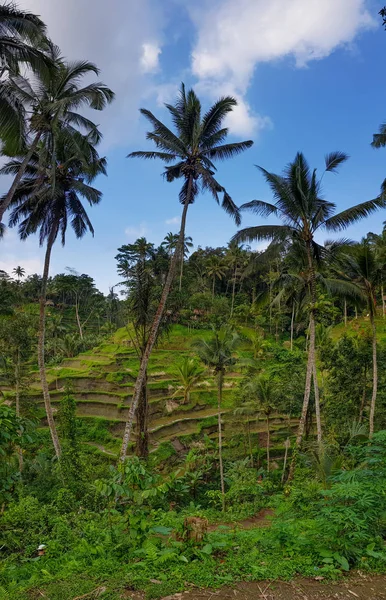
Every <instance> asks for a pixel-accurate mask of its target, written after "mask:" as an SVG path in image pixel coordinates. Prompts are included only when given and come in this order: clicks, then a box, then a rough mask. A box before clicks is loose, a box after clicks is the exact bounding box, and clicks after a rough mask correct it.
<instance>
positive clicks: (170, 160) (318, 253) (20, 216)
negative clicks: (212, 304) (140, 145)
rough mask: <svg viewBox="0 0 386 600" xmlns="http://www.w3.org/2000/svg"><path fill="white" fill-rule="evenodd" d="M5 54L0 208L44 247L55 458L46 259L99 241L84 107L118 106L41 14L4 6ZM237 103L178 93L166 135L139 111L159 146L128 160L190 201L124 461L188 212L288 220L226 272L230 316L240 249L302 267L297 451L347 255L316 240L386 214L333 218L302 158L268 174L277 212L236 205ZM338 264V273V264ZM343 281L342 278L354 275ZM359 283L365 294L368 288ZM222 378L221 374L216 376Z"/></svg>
mask: <svg viewBox="0 0 386 600" xmlns="http://www.w3.org/2000/svg"><path fill="white" fill-rule="evenodd" d="M0 50H1V53H2V56H3V57H4V60H3V65H4V66H3V71H2V78H1V81H0V139H1V140H2V144H3V145H2V151H3V154H4V155H8V156H10V158H11V160H10V161H9V162H8V164H7V165H6V166H5V167H3V169H2V171H1V172H2V173H3V174H7V175H13V177H14V180H13V183H12V185H11V187H10V189H9V192H8V193H7V194H6V195H5V196H4V197H3V198H2V200H1V204H0V220H1V218H2V217H3V215H4V213H5V211H6V210H7V209H10V217H9V226H11V227H13V226H16V225H18V226H19V234H20V238H21V239H22V240H24V239H26V238H27V237H28V236H29V235H31V234H35V233H38V234H39V241H40V243H41V244H46V256H45V263H44V271H43V278H42V289H41V301H40V324H39V347H38V359H39V370H40V377H41V382H42V388H43V395H44V402H45V408H46V413H47V420H48V424H49V427H50V430H51V436H52V440H53V443H54V447H55V451H56V454H57V456H58V457H59V456H60V443H59V439H58V436H57V433H56V428H55V423H54V419H53V412H52V408H51V403H50V397H49V392H48V386H47V381H46V375H45V360H44V337H45V297H46V287H47V279H48V273H49V265H50V258H51V252H52V248H53V245H54V243H55V241H56V240H57V238H58V236H59V237H60V239H61V241H62V243H63V244H64V243H65V236H66V230H67V226H68V223H69V221H70V223H71V226H72V228H73V230H74V232H75V234H76V236H77V237H82V236H83V235H84V234H85V233H86V231H90V232H91V233H93V227H92V224H91V222H90V219H89V217H88V215H87V213H86V211H85V208H84V206H83V204H82V200H85V201H87V202H88V203H89V204H90V205H94V204H97V203H98V202H99V201H100V199H101V193H100V192H99V191H98V190H97V189H95V188H94V187H92V183H93V181H94V179H95V177H96V176H97V175H98V174H100V173H105V170H106V161H105V159H104V158H101V157H99V155H98V152H97V149H96V148H97V146H98V143H99V141H100V138H101V133H100V131H99V129H98V127H97V126H96V125H95V124H94V123H93V122H92V121H90V120H89V119H88V118H86V117H85V116H84V115H82V114H81V113H80V112H79V109H80V108H82V107H90V108H92V109H95V110H102V109H103V108H104V107H105V106H106V105H107V104H108V103H109V102H111V100H112V99H113V92H112V91H111V90H110V89H109V88H107V87H106V86H105V85H103V84H101V83H99V82H96V83H91V84H87V85H85V86H84V87H81V81H82V79H83V78H84V77H85V76H87V75H90V74H98V69H97V67H96V66H95V65H93V64H92V63H89V62H87V61H83V62H76V63H67V62H66V61H65V60H64V59H63V58H62V57H61V56H60V52H59V50H58V48H57V47H56V46H54V44H53V43H52V42H51V41H50V40H49V39H48V38H47V36H46V31H45V27H44V24H43V23H42V22H41V21H40V20H39V19H37V18H36V17H34V16H33V15H26V14H25V13H23V12H20V11H18V10H17V9H15V8H12V7H10V6H2V7H1V8H0ZM26 64H27V65H28V67H29V72H30V73H31V77H26V76H23V75H21V74H20V65H26ZM236 104H237V102H236V100H235V99H234V98H232V97H223V98H221V99H220V100H218V101H217V102H216V103H215V104H214V105H213V106H212V107H211V108H210V109H209V110H208V111H207V112H206V113H203V112H202V106H201V103H200V101H199V99H198V97H197V96H196V94H195V93H194V91H193V90H189V91H187V90H186V89H185V87H184V85H182V86H181V90H180V93H179V96H178V99H177V101H176V103H175V104H167V105H166V109H167V111H168V113H169V115H170V118H171V121H172V123H173V128H169V127H167V126H166V125H165V124H164V123H162V122H161V121H160V120H159V119H158V118H157V117H156V116H155V115H153V114H152V113H151V112H150V111H149V110H146V109H141V113H142V114H143V116H144V117H145V118H146V119H147V120H148V121H149V123H150V126H151V128H150V131H149V132H148V133H147V139H148V140H150V141H151V142H153V144H154V146H155V149H154V150H153V151H148V150H147V151H137V152H132V153H131V154H130V155H129V156H130V157H132V158H142V159H158V160H160V161H161V162H162V163H163V164H164V165H165V167H164V173H163V174H164V176H165V179H166V181H168V182H174V181H176V180H179V181H180V182H181V188H180V193H179V202H180V204H181V205H182V215H181V225H180V231H179V234H178V237H174V238H171V239H170V240H168V241H167V242H166V244H167V248H169V250H166V251H167V252H170V254H171V252H172V251H173V254H172V256H171V257H170V261H169V265H168V271H167V273H166V276H165V278H164V281H163V287H162V293H161V297H160V299H159V304H158V307H157V309H156V310H155V312H154V315H153V320H152V323H151V325H150V327H148V328H147V333H146V340H143V345H142V349H141V352H140V366H139V372H138V377H137V381H136V384H135V387H134V391H133V397H132V401H131V406H130V410H129V416H128V421H127V424H126V427H125V431H124V435H123V441H122V449H121V453H120V459H121V460H122V461H123V460H124V459H125V457H126V454H127V449H128V446H129V443H130V438H131V433H132V429H133V422H134V417H135V414H136V411H137V407H138V403H139V400H140V396H141V393H142V391H143V387H144V384H145V381H146V376H147V366H148V362H149V358H150V355H151V353H152V350H153V348H154V345H155V343H156V340H157V337H158V334H159V330H160V327H161V325H162V323H163V320H164V313H165V307H166V303H167V300H168V297H169V294H170V291H171V288H172V284H173V280H174V276H175V273H176V270H177V267H178V265H181V268H182V266H183V257H184V251H185V248H186V244H187V242H188V238H187V237H186V220H187V213H188V209H189V206H190V205H191V204H192V203H194V202H195V201H196V199H197V198H198V196H199V194H200V192H204V193H209V194H210V195H211V196H212V197H213V198H214V200H215V201H216V202H217V203H218V204H220V205H221V206H222V208H223V209H224V210H225V211H226V212H227V213H228V214H229V215H230V216H231V217H232V218H233V219H234V221H235V223H236V225H240V223H241V212H242V211H251V212H252V213H254V214H256V215H257V216H260V217H268V216H273V217H275V218H276V219H278V220H280V221H281V224H280V225H279V224H274V225H257V226H256V227H250V228H247V229H242V230H241V231H239V232H238V233H237V234H236V235H235V237H234V245H233V246H232V248H233V253H234V257H233V259H232V261H233V262H232V264H231V266H230V268H231V270H232V273H233V275H232V286H233V295H232V297H233V301H232V310H231V312H233V308H234V296H235V287H236V281H237V278H238V273H239V272H240V269H242V268H243V265H242V261H241V256H240V248H239V243H240V242H244V241H255V240H266V241H267V242H269V244H270V245H269V248H268V250H267V252H268V253H271V252H273V253H275V252H278V251H280V248H285V250H286V252H287V253H288V256H291V257H293V260H294V262H296V263H297V264H298V265H299V267H300V266H301V270H300V271H299V273H298V278H299V281H300V283H299V286H300V288H301V290H303V291H302V293H303V296H305V297H306V298H307V302H308V319H309V343H308V365H307V378H306V385H305V392H304V403H303V411H302V415H301V418H300V423H299V430H298V435H297V440H296V444H297V446H298V447H299V446H300V444H301V442H302V438H303V433H304V425H305V417H306V414H307V410H308V405H309V399H310V393H311V385H312V381H313V383H314V387H315V390H317V377H316V366H315V365H316V363H315V350H316V346H315V321H316V316H317V286H318V280H319V274H320V268H319V266H320V264H321V263H322V262H323V260H324V259H325V257H327V256H328V257H329V260H330V259H331V260H332V258H333V257H334V256H335V255H336V256H337V257H338V256H339V255H340V252H339V251H338V250H337V246H338V245H339V244H336V243H335V244H328V245H327V246H321V245H320V244H319V243H318V242H317V241H316V240H315V234H316V233H317V232H318V231H321V230H325V231H329V232H330V231H331V232H337V231H341V230H343V229H345V228H346V227H347V226H349V225H350V224H352V223H354V222H356V221H358V220H359V219H362V218H364V217H366V216H367V215H369V214H370V213H372V212H373V211H375V210H377V209H378V208H381V207H384V199H383V194H382V195H381V196H379V197H377V198H375V199H373V200H370V201H367V202H364V203H362V204H360V205H358V206H355V207H352V208H349V209H346V210H344V211H343V212H341V213H339V214H336V213H335V209H336V207H335V205H334V204H333V203H331V202H329V201H327V200H325V199H324V198H323V195H322V189H321V183H322V182H321V179H318V177H317V173H316V170H310V168H309V166H308V164H307V162H306V160H305V158H304V156H303V155H302V154H301V153H299V154H297V156H296V157H295V160H294V161H293V162H291V163H290V165H289V166H288V167H287V169H286V170H285V172H284V173H283V175H276V174H274V173H270V172H268V171H266V170H265V169H260V171H261V172H262V174H263V176H264V177H265V179H266V180H267V182H268V183H269V185H270V186H271V189H272V192H273V196H274V203H273V204H270V203H267V202H263V201H260V200H254V201H252V202H249V203H247V204H245V205H243V206H242V207H241V209H240V208H238V206H237V204H236V203H235V202H234V200H233V199H232V197H231V196H230V194H229V193H228V191H227V190H226V189H225V187H224V186H223V185H222V184H221V183H220V182H219V181H218V179H217V177H216V166H215V162H216V161H222V160H226V159H230V158H232V157H234V156H236V155H238V154H240V153H242V152H244V151H245V150H247V149H248V148H250V147H251V146H252V144H253V142H252V141H251V140H247V141H242V142H227V137H228V129H227V127H225V126H224V120H225V118H226V116H227V115H228V113H229V112H231V111H232V110H233V109H234V107H235V106H236ZM385 140H386V131H383V130H382V131H381V132H380V134H379V135H378V136H376V139H375V140H374V143H375V145H378V146H381V145H384V144H385ZM346 158H347V157H346V155H344V154H342V153H340V152H335V153H332V154H330V155H328V156H327V157H326V172H335V171H336V170H337V168H338V167H339V166H340V165H341V164H342V163H343V162H344V161H345V160H346ZM144 252H147V250H144ZM214 262H215V261H214ZM331 264H332V263H331ZM350 264H351V268H352V272H353V273H354V272H355V269H356V267H360V262H358V260H355V259H354V257H353V255H351V263H350ZM335 266H336V269H337V271H339V267H338V263H336V265H335ZM341 271H342V269H341ZM210 273H211V275H210V277H212V279H213V281H215V279H216V278H219V277H221V268H220V266H219V265H218V264H217V265H215V264H213V265H212V266H211V268H210ZM344 273H345V275H346V274H347V271H344ZM358 277H359V271H358ZM181 278H182V275H181ZM181 278H180V280H181ZM344 280H345V277H343V276H342V277H341V278H340V279H339V281H340V283H339V285H340V287H341V288H342V287H344V285H345V283H346V286H345V288H346V290H347V294H348V292H349V290H351V292H352V293H353V294H354V288H355V291H356V292H359V291H361V293H362V295H363V292H364V291H365V293H366V294H367V296H366V297H367V298H370V292H369V289H370V288H369V286H368V283H367V281H368V280H367V279H366V282H365V281H364V280H359V279H358V282H353V281H350V282H349V281H346V282H345V281H344ZM331 285H332V283H331ZM363 286H367V287H366V290H364V287H363ZM295 287H296V286H295ZM369 307H370V304H369ZM370 314H371V311H370ZM374 335H375V334H374ZM375 351H376V346H375ZM374 365H376V360H375V361H374ZM374 368H376V367H375V366H374ZM221 373H222V369H221V368H220V370H219V371H218V377H219V378H221ZM375 393H376V390H375Z"/></svg>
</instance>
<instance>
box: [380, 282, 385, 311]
mask: <svg viewBox="0 0 386 600" xmlns="http://www.w3.org/2000/svg"><path fill="white" fill-rule="evenodd" d="M381 294H382V317H383V318H385V312H386V311H385V297H384V295H383V283H382V285H381Z"/></svg>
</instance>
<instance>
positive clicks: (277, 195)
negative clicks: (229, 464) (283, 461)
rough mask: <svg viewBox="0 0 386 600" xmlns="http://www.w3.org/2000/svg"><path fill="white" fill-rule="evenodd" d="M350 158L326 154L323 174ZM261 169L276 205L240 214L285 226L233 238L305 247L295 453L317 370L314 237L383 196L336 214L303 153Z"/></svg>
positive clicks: (255, 205) (317, 252)
mask: <svg viewBox="0 0 386 600" xmlns="http://www.w3.org/2000/svg"><path fill="white" fill-rule="evenodd" d="M347 158H348V157H347V155H346V154H344V153H342V152H333V153H331V154H328V155H327V156H326V157H325V171H324V173H328V172H330V173H335V172H337V170H338V167H339V166H340V165H341V164H343V163H344V162H345V161H346V160H347ZM258 168H259V169H260V172H261V173H262V174H263V176H264V178H265V180H266V181H267V183H268V184H269V186H270V187H271V190H272V192H273V196H274V199H275V203H274V204H271V203H268V202H264V201H261V200H253V201H252V202H248V203H247V204H244V205H243V206H242V207H241V209H242V210H247V211H251V212H253V213H255V214H257V215H261V216H264V217H267V216H270V215H272V216H275V217H277V218H279V219H280V220H281V221H282V224H280V225H259V226H257V227H248V228H246V229H243V230H241V231H239V232H238V233H237V234H236V235H235V236H234V239H235V241H237V242H252V241H256V240H259V241H260V240H269V241H274V242H276V243H280V242H283V241H287V242H288V241H289V242H290V243H293V242H296V243H297V244H299V245H300V246H301V247H303V249H304V254H305V257H306V276H307V286H308V289H309V296H310V307H309V346H308V360H307V373H306V384H305V390H304V400H303V408H302V413H301V417H300V421H299V427H298V431H297V437H296V448H297V450H298V449H299V448H300V446H301V444H302V441H303V436H304V431H305V423H306V416H307V411H308V404H309V400H310V393H311V382H312V378H313V373H314V371H315V369H314V363H315V313H316V300H317V298H316V269H317V264H318V262H320V261H321V260H322V259H323V248H322V247H321V246H320V245H319V244H318V243H317V242H316V241H315V234H316V232H318V231H321V230H323V229H324V230H327V231H341V230H343V229H345V228H346V227H348V226H349V225H351V224H352V223H355V222H356V221H358V220H360V219H363V218H364V217H366V216H368V215H369V214H371V213H372V212H374V211H375V210H377V209H378V208H383V207H384V206H385V200H384V199H383V197H378V198H375V199H374V200H369V201H367V202H363V203H361V204H358V205H356V206H353V207H351V208H348V209H346V210H344V211H342V212H341V213H338V214H334V213H335V208H336V206H335V204H334V203H332V202H329V201H327V200H325V199H323V197H322V179H323V177H322V178H321V179H318V178H317V171H316V169H314V170H313V171H311V169H310V167H309V165H308V163H307V161H306V159H305V157H304V155H303V154H302V153H298V154H297V155H296V157H295V160H294V161H293V162H291V163H290V164H289V165H288V167H287V168H286V169H285V171H284V174H283V175H276V174H275V173H270V172H269V171H267V170H266V169H263V168H262V167H258ZM295 458H296V452H295V453H294V458H293V460H292V463H291V469H290V474H289V478H290V479H291V478H292V477H293V473H294V467H295Z"/></svg>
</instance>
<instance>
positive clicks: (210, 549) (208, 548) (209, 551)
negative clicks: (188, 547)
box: [201, 544, 213, 555]
mask: <svg viewBox="0 0 386 600" xmlns="http://www.w3.org/2000/svg"><path fill="white" fill-rule="evenodd" d="M201 552H203V553H204V554H208V555H209V554H212V552H213V546H212V544H206V545H205V546H204V547H203V548H201Z"/></svg>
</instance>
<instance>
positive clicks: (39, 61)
mask: <svg viewBox="0 0 386 600" xmlns="http://www.w3.org/2000/svg"><path fill="white" fill-rule="evenodd" d="M45 36H46V26H45V24H44V23H43V21H42V20H41V19H40V18H39V17H38V16H37V15H34V14H32V13H30V12H27V11H24V10H20V9H19V8H18V7H17V6H16V5H15V4H14V3H13V2H8V3H5V4H2V5H1V6H0V55H1V61H2V64H1V72H0V75H3V72H4V71H11V72H12V73H17V72H18V71H19V65H20V63H25V64H27V65H30V66H31V67H33V68H35V70H39V68H40V67H41V66H42V65H46V64H47V58H46V57H45V56H44V54H43V53H42V46H44V45H45V41H46V37H45Z"/></svg>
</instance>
